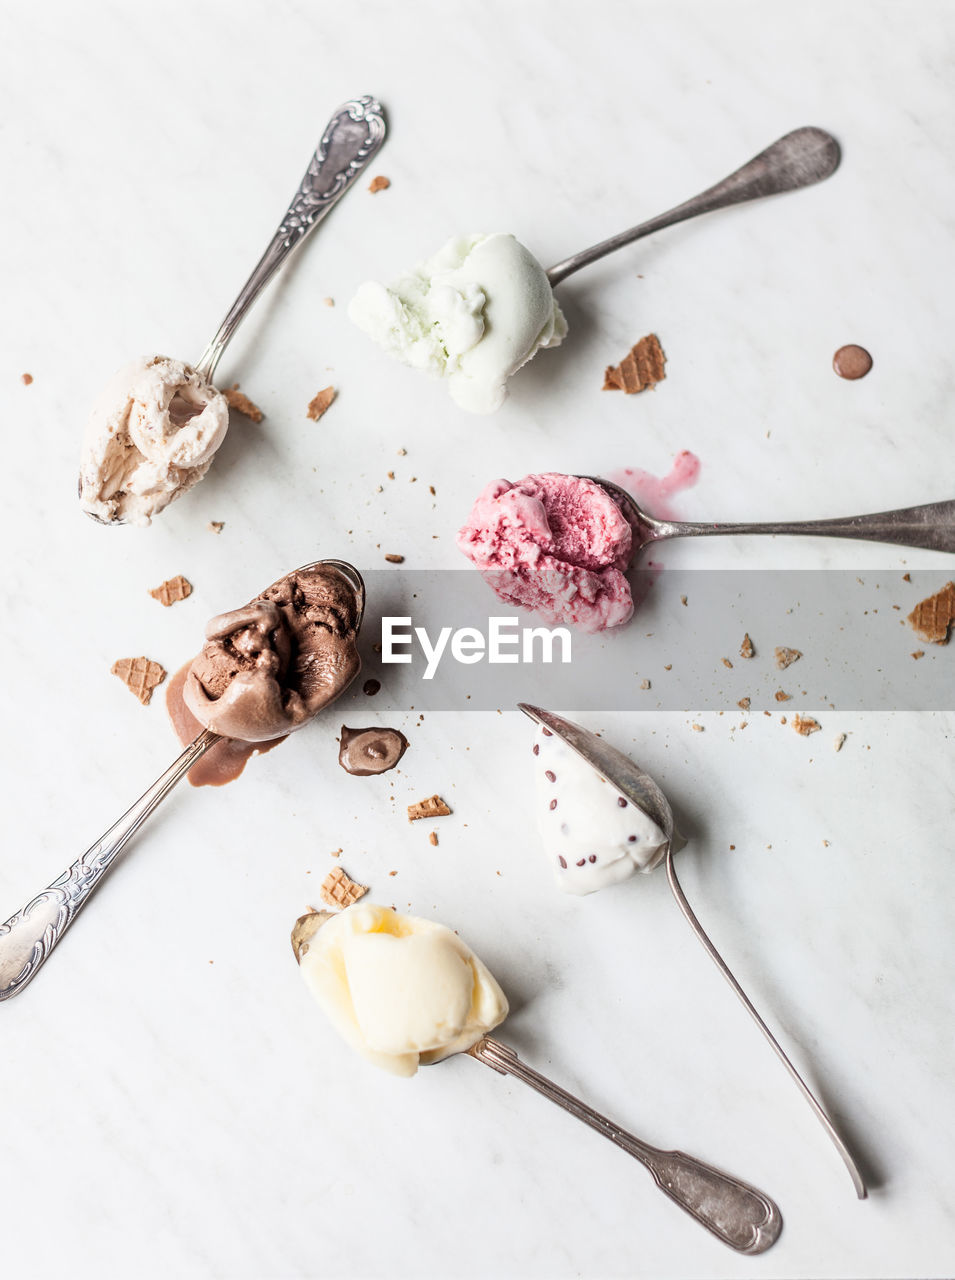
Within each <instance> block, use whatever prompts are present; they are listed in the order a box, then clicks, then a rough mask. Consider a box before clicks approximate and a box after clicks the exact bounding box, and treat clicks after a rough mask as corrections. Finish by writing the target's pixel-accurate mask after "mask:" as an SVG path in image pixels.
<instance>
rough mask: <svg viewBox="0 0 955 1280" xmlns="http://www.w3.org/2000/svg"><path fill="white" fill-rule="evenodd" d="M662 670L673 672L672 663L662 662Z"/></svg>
mask: <svg viewBox="0 0 955 1280" xmlns="http://www.w3.org/2000/svg"><path fill="white" fill-rule="evenodd" d="M663 670H664V671H672V670H673V663H672V662H664V664H663Z"/></svg>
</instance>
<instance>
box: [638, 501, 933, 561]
mask: <svg viewBox="0 0 955 1280" xmlns="http://www.w3.org/2000/svg"><path fill="white" fill-rule="evenodd" d="M643 523H644V524H645V525H648V526H649V528H650V530H651V531H652V535H653V539H654V540H661V539H663V538H711V537H721V536H731V537H734V536H737V535H741V534H750V533H755V534H770V535H775V534H795V535H797V536H803V537H808V536H814V537H825V538H858V539H860V540H862V541H865V542H890V543H893V544H894V545H896V546H900V547H924V548H925V549H926V550H928V551H955V501H952V500H949V501H947V502H929V503H926V504H925V505H924V506H920V507H902V508H900V509H899V510H898V511H876V512H873V513H872V514H870V515H864V516H843V517H839V518H836V519H831V520H774V521H766V522H763V523H752V522H750V523H746V522H744V523H736V524H731V523H726V522H721V523H714V524H704V523H699V522H697V523H690V522H687V521H676V520H649V521H647V520H644V522H643Z"/></svg>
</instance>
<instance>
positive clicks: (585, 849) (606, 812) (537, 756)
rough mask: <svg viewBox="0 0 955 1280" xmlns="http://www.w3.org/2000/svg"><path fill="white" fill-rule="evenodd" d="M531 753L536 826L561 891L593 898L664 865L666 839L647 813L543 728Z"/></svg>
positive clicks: (538, 730)
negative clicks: (608, 887)
mask: <svg viewBox="0 0 955 1280" xmlns="http://www.w3.org/2000/svg"><path fill="white" fill-rule="evenodd" d="M533 752H534V775H535V782H536V789H537V826H538V830H539V831H540V836H541V840H542V841H543V844H544V850H545V853H546V854H547V858H548V860H549V862H550V864H551V866H552V868H553V871H554V875H555V878H556V880H557V887H558V888H559V889H562V890H563V891H564V892H565V893H577V894H585V893H594V892H595V891H596V890H597V889H603V888H605V887H606V886H607V885H611V884H619V883H620V881H621V880H628V879H629V878H630V876H632V875H634V874H635V873H636V872H638V871H643V872H649V871H652V870H653V869H654V867H658V866H659V865H660V863H661V862H662V861H663V859H664V857H665V856H666V850H667V843H668V841H667V836H666V834H665V833H664V832H663V831H662V830H661V829H660V827H659V826H658V825H657V824H656V823H655V822H654V820H653V819H652V818H651V817H650V815H649V814H648V813H647V812H646V811H645V810H644V809H641V808H640V807H638V806H637V805H635V804H634V803H633V802H632V801H630V800H628V799H626V798H625V797H624V796H622V795H621V794H620V792H619V791H617V790H616V788H614V787H612V786H611V785H610V783H608V781H607V779H606V778H604V777H602V776H601V774H599V773H598V772H597V771H596V770H595V769H593V768H592V767H591V766H590V765H589V764H587V762H586V761H585V760H584V759H582V757H581V756H579V755H578V754H577V752H576V751H574V750H573V748H572V747H569V746H568V745H567V743H566V742H564V741H563V739H562V738H559V737H558V736H557V734H556V733H552V732H551V730H550V729H548V728H547V727H546V726H545V725H538V729H537V734H536V736H535V738H534V747H533Z"/></svg>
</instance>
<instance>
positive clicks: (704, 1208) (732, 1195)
mask: <svg viewBox="0 0 955 1280" xmlns="http://www.w3.org/2000/svg"><path fill="white" fill-rule="evenodd" d="M468 1053H469V1054H470V1056H471V1057H472V1058H476V1059H477V1060H478V1062H483V1063H484V1065H485V1066H488V1067H492V1068H493V1069H494V1070H495V1071H498V1072H500V1074H501V1075H511V1076H516V1077H517V1079H518V1080H523V1081H524V1083H525V1084H529V1085H530V1086H531V1088H532V1089H536V1090H537V1092H538V1093H541V1094H543V1095H544V1097H545V1098H549V1099H550V1101H551V1102H555V1103H556V1104H557V1106H559V1107H563V1109H564V1110H565V1111H569V1112H570V1114H571V1115H572V1116H576V1117H577V1119H578V1120H582V1121H583V1122H584V1124H587V1125H590V1127H591V1128H592V1129H596V1130H597V1132H598V1133H602V1134H603V1136H604V1137H605V1138H609V1139H610V1141H611V1142H613V1143H616V1145H617V1146H618V1147H621V1148H622V1149H623V1150H624V1151H626V1152H627V1153H628V1154H629V1155H631V1156H633V1157H634V1158H635V1159H636V1160H639V1161H640V1163H641V1164H643V1165H645V1166H646V1168H647V1169H649V1171H650V1173H651V1174H652V1175H653V1180H654V1182H655V1183H656V1184H657V1186H658V1187H659V1188H660V1190H661V1191H662V1192H663V1194H664V1195H666V1196H669V1197H670V1199H671V1200H672V1201H673V1202H674V1203H675V1204H678V1205H679V1206H680V1208H681V1209H683V1210H685V1212H687V1213H688V1214H690V1216H691V1217H693V1218H695V1219H696V1220H697V1222H699V1223H700V1225H701V1226H704V1227H706V1228H707V1230H708V1231H712V1232H713V1234H714V1235H715V1236H718V1237H719V1239H720V1240H722V1241H723V1243H724V1244H728V1245H729V1247H730V1248H731V1249H736V1250H737V1251H738V1252H739V1253H764V1252H765V1251H766V1250H767V1249H768V1248H769V1247H770V1246H771V1245H772V1244H774V1243H775V1241H776V1240H777V1239H778V1237H779V1233H780V1231H781V1230H782V1226H783V1219H782V1214H781V1213H780V1212H779V1209H778V1207H777V1206H776V1204H774V1203H773V1201H772V1200H770V1198H769V1197H768V1196H766V1195H764V1194H763V1193H762V1192H761V1191H757V1190H756V1188H755V1187H751V1186H749V1185H748V1184H747V1183H745V1182H740V1181H739V1179H738V1178H732V1177H730V1175H729V1174H728V1173H721V1172H720V1170H719V1169H714V1168H713V1166H712V1165H708V1164H704V1163H703V1162H702V1160H695V1159H694V1158H693V1157H692V1156H688V1155H684V1153H683V1152H682V1151H659V1150H658V1149H657V1148H656V1147H651V1146H650V1145H649V1144H648V1143H646V1142H641V1141H640V1139H639V1138H636V1137H634V1135H633V1134H632V1133H628V1132H627V1131H626V1129H621V1128H620V1126H619V1125H616V1124H614V1123H613V1121H612V1120H608V1119H607V1117H606V1116H602V1115H601V1114H600V1113H599V1112H598V1111H594V1110H593V1108H592V1107H588V1106H587V1105H586V1103H584V1102H581V1101H580V1099H579V1098H575V1097H574V1095H573V1094H572V1093H568V1092H567V1091H566V1090H565V1089H561V1088H560V1086H559V1085H556V1084H554V1083H553V1081H552V1080H548V1079H547V1077H546V1076H542V1075H541V1074H540V1072H539V1071H535V1070H534V1069H533V1068H532V1067H528V1066H527V1065H525V1063H523V1062H521V1060H520V1058H518V1056H517V1054H516V1053H515V1052H514V1050H513V1049H511V1048H509V1047H508V1046H507V1045H504V1044H501V1043H500V1042H499V1041H497V1040H493V1039H492V1038H491V1037H490V1036H484V1037H483V1038H482V1039H481V1040H479V1041H478V1042H477V1044H476V1045H474V1046H473V1047H472V1048H471V1049H469V1050H468Z"/></svg>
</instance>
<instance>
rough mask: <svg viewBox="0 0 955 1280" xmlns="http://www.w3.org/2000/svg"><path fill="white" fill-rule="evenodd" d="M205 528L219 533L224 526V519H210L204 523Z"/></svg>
mask: <svg viewBox="0 0 955 1280" xmlns="http://www.w3.org/2000/svg"><path fill="white" fill-rule="evenodd" d="M206 528H207V529H208V530H209V532H210V533H221V532H222V530H223V529H224V528H225V521H224V520H210V521H209V523H208V524H207V525H206Z"/></svg>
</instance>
